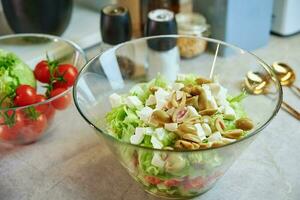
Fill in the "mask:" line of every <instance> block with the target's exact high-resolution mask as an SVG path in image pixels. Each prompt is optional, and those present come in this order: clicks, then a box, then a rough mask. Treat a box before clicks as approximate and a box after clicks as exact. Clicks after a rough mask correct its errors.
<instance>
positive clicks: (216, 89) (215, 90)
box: [207, 83, 221, 97]
mask: <svg viewBox="0 0 300 200" xmlns="http://www.w3.org/2000/svg"><path fill="white" fill-rule="evenodd" d="M207 85H208V86H209V88H210V91H211V94H212V95H213V96H214V97H217V96H218V94H219V92H220V90H221V87H220V84H218V83H209V84H207Z"/></svg>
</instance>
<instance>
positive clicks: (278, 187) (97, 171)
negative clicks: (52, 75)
mask: <svg viewBox="0 0 300 200" xmlns="http://www.w3.org/2000/svg"><path fill="white" fill-rule="evenodd" d="M255 53H256V54H257V55H258V56H260V57H261V58H263V59H264V60H265V61H267V62H270V63H271V62H273V61H275V60H280V61H284V62H287V63H289V64H290V65H291V66H293V67H294V68H295V69H296V70H297V75H298V77H300V35H299V34H298V35H296V36H292V37H289V38H280V37H275V36H273V37H271V40H270V43H269V44H268V45H267V46H266V47H264V48H261V49H259V50H257V51H255ZM88 54H89V56H92V55H93V54H94V52H88ZM296 84H298V85H300V79H298V80H297V82H296ZM284 99H285V100H286V101H287V102H289V103H290V104H291V105H293V106H294V107H295V108H297V109H298V110H300V104H299V99H300V98H299V97H297V96H295V95H294V94H293V93H292V92H291V91H290V90H289V89H286V88H285V89H284ZM67 116H68V120H66V123H68V125H67V126H64V128H63V127H62V126H59V127H56V128H55V130H54V131H53V133H52V134H51V135H49V136H47V137H45V138H43V139H42V140H41V141H39V142H37V143H35V144H31V145H28V146H20V147H14V148H12V147H9V146H4V145H0V199H1V200H15V199H16V200H23V199H32V200H40V199H43V200H47V199H49V200H52V199H56V200H60V199H63V200H79V199H84V200H94V199H105V200H106V199H128V200H141V199H156V198H155V197H153V196H151V195H148V194H146V193H145V192H144V191H143V190H142V189H141V188H140V187H139V185H138V184H137V183H135V182H134V181H133V179H132V178H131V177H129V175H128V174H127V172H126V171H125V170H124V169H123V168H122V166H121V165H120V164H119V163H118V162H117V161H116V160H115V158H114V157H113V156H112V154H111V153H110V152H109V150H108V148H107V147H106V146H105V144H104V143H103V141H101V139H100V138H99V137H98V136H97V135H96V134H94V133H93V130H92V129H91V128H90V127H89V125H88V124H86V123H85V122H84V121H83V119H81V117H80V115H79V114H78V113H77V111H76V109H75V107H74V106H72V108H71V109H70V110H69V111H68V114H67ZM299 144H300V123H299V121H297V120H296V119H294V118H292V117H291V116H290V115H288V114H287V113H286V112H284V111H283V110H280V112H279V114H278V115H277V116H276V117H275V119H274V120H273V121H272V122H271V124H270V125H269V126H268V127H267V128H266V129H264V131H263V132H262V133H261V134H260V135H259V136H258V137H257V139H256V140H255V141H254V142H253V143H252V144H251V145H250V146H249V148H248V149H247V150H246V151H245V152H244V153H243V154H242V155H241V156H240V158H239V159H238V160H237V161H236V162H235V163H234V164H233V166H232V167H231V168H230V169H229V170H228V172H227V173H226V174H225V175H224V177H223V178H222V179H221V180H220V181H219V182H218V183H217V184H216V185H215V187H214V188H213V189H211V190H210V191H208V192H207V193H205V194H203V195H202V196H200V197H198V198H197V199H199V200H204V199H205V200H233V199H239V200H252V199H256V200H260V199H261V200H266V199H272V200H294V199H295V200H296V199H300V172H299V166H300V145H299Z"/></svg>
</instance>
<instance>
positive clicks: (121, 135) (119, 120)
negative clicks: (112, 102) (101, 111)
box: [105, 105, 142, 142]
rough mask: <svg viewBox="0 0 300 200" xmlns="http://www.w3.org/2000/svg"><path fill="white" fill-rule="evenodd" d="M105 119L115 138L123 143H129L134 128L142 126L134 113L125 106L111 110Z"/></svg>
mask: <svg viewBox="0 0 300 200" xmlns="http://www.w3.org/2000/svg"><path fill="white" fill-rule="evenodd" d="M105 119H106V122H107V123H108V125H109V127H110V129H112V131H113V133H114V134H115V136H116V137H117V138H118V139H121V140H122V141H125V142H129V141H130V137H131V136H132V135H133V134H134V131H135V128H136V127H138V126H139V125H141V124H142V121H141V120H140V119H139V118H138V116H137V115H136V114H135V111H134V110H131V109H130V108H128V107H127V106H125V105H121V106H119V107H116V108H113V109H112V110H111V111H110V112H108V113H107V115H106V116H105Z"/></svg>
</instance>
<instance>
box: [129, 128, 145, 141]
mask: <svg viewBox="0 0 300 200" xmlns="http://www.w3.org/2000/svg"><path fill="white" fill-rule="evenodd" d="M144 137H145V134H144V129H143V128H140V127H137V128H136V129H135V133H134V135H132V136H131V137H130V143H131V144H140V143H141V142H142V141H143V139H144Z"/></svg>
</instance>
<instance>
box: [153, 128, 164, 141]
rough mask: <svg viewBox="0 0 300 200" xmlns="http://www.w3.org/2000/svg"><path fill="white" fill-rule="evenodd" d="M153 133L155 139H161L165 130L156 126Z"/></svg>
mask: <svg viewBox="0 0 300 200" xmlns="http://www.w3.org/2000/svg"><path fill="white" fill-rule="evenodd" d="M155 134H156V136H157V139H159V140H160V141H161V140H163V139H164V137H165V135H166V131H165V129H163V128H157V129H155Z"/></svg>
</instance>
